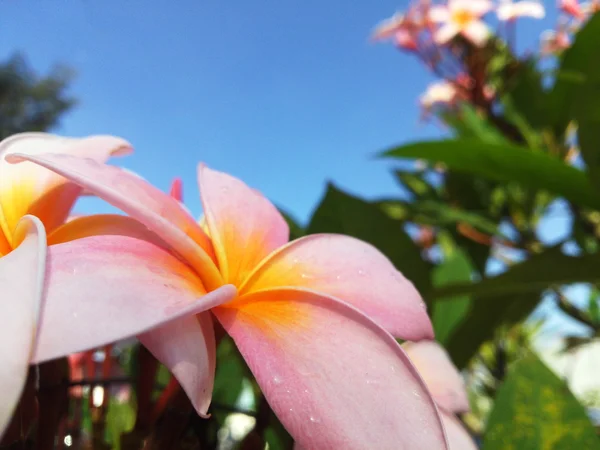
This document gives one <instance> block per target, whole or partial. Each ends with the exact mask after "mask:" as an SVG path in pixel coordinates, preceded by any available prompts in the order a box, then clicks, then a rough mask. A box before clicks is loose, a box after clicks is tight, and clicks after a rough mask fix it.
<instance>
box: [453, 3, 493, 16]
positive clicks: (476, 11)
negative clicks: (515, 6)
mask: <svg viewBox="0 0 600 450" xmlns="http://www.w3.org/2000/svg"><path fill="white" fill-rule="evenodd" d="M448 7H449V8H450V10H451V11H452V10H455V11H456V10H463V11H468V12H470V13H471V14H473V15H474V16H477V17H481V16H483V15H485V14H487V13H488V12H490V11H491V10H492V9H494V4H493V3H492V2H491V1H489V0H450V1H449V2H448Z"/></svg>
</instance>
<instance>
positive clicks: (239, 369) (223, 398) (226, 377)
mask: <svg viewBox="0 0 600 450" xmlns="http://www.w3.org/2000/svg"><path fill="white" fill-rule="evenodd" d="M247 370H248V369H247V367H246V365H245V363H244V361H243V359H242V357H241V356H240V354H239V352H238V350H237V348H236V346H235V344H234V343H233V340H232V339H231V338H229V337H224V338H223V339H222V340H221V342H220V344H219V347H218V348H217V369H216V373H215V384H214V388H213V397H212V398H213V403H215V404H217V405H219V404H221V405H226V406H235V404H236V401H237V400H238V398H239V397H240V394H241V393H242V389H243V388H244V385H243V382H244V378H245V377H246V374H247Z"/></svg>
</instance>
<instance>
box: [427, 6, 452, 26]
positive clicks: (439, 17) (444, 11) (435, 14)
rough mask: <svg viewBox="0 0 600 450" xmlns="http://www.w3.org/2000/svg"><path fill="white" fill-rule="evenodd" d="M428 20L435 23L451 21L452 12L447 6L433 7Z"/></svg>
mask: <svg viewBox="0 0 600 450" xmlns="http://www.w3.org/2000/svg"><path fill="white" fill-rule="evenodd" d="M428 18H429V20H431V21H432V22H435V23H443V22H447V21H448V20H450V11H449V10H448V7H447V6H443V5H433V6H431V8H429V11H428Z"/></svg>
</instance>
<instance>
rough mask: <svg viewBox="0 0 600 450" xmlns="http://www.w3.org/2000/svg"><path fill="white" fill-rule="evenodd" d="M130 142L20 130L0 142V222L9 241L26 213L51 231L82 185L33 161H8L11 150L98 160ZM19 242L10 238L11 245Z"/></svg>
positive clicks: (119, 152) (122, 149)
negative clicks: (9, 162)
mask: <svg viewBox="0 0 600 450" xmlns="http://www.w3.org/2000/svg"><path fill="white" fill-rule="evenodd" d="M130 151H131V146H130V144H129V143H128V142H127V141H125V140H123V139H120V138H117V137H113V136H91V137H88V138H83V139H74V138H65V137H61V136H55V135H52V134H46V133H22V134H16V135H14V136H11V137H9V138H8V139H5V140H3V141H2V142H0V226H1V228H2V230H3V232H4V234H5V235H6V236H7V237H8V238H9V241H12V238H11V236H12V232H13V230H14V227H15V226H16V224H17V222H18V221H19V219H20V218H21V217H23V216H24V215H25V214H31V215H34V216H36V217H38V218H39V219H40V220H41V221H42V223H43V224H44V226H45V228H46V231H47V232H50V231H52V230H53V229H54V228H56V227H58V226H59V225H60V224H62V223H63V222H64V221H65V220H66V218H67V216H68V214H69V211H70V210H71V208H72V207H73V204H74V203H75V200H77V197H78V196H79V194H80V193H81V188H80V187H79V186H77V185H75V184H73V183H69V182H68V180H66V179H65V178H63V177H61V176H59V175H57V174H56V173H54V172H51V171H48V170H46V169H43V168H42V167H39V166H37V165H36V164H31V163H23V164H21V165H18V166H15V165H12V164H8V163H7V162H6V160H5V157H6V156H8V155H11V154H14V153H20V154H25V155H40V154H43V153H60V154H66V155H77V156H80V157H83V158H90V159H93V160H96V161H99V162H104V161H106V160H107V159H108V158H109V157H111V156H117V155H123V154H127V153H129V152H130ZM17 244H18V242H13V246H15V245H17Z"/></svg>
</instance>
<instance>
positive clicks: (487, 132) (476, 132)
mask: <svg viewBox="0 0 600 450" xmlns="http://www.w3.org/2000/svg"><path fill="white" fill-rule="evenodd" d="M442 119H443V120H444V122H446V123H447V124H448V125H449V126H451V127H452V128H454V131H455V134H456V136H457V137H460V138H467V139H469V138H474V139H477V140H480V141H484V142H490V143H495V144H502V143H504V142H506V138H505V137H504V136H503V135H502V133H501V132H500V131H498V129H497V128H496V127H494V126H493V125H492V124H491V123H489V121H488V120H487V118H486V117H485V116H484V115H482V114H480V113H478V112H477V111H476V110H475V108H473V107H472V106H471V105H469V104H466V103H463V104H462V105H461V107H460V109H459V110H458V112H446V113H445V114H443V115H442Z"/></svg>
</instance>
